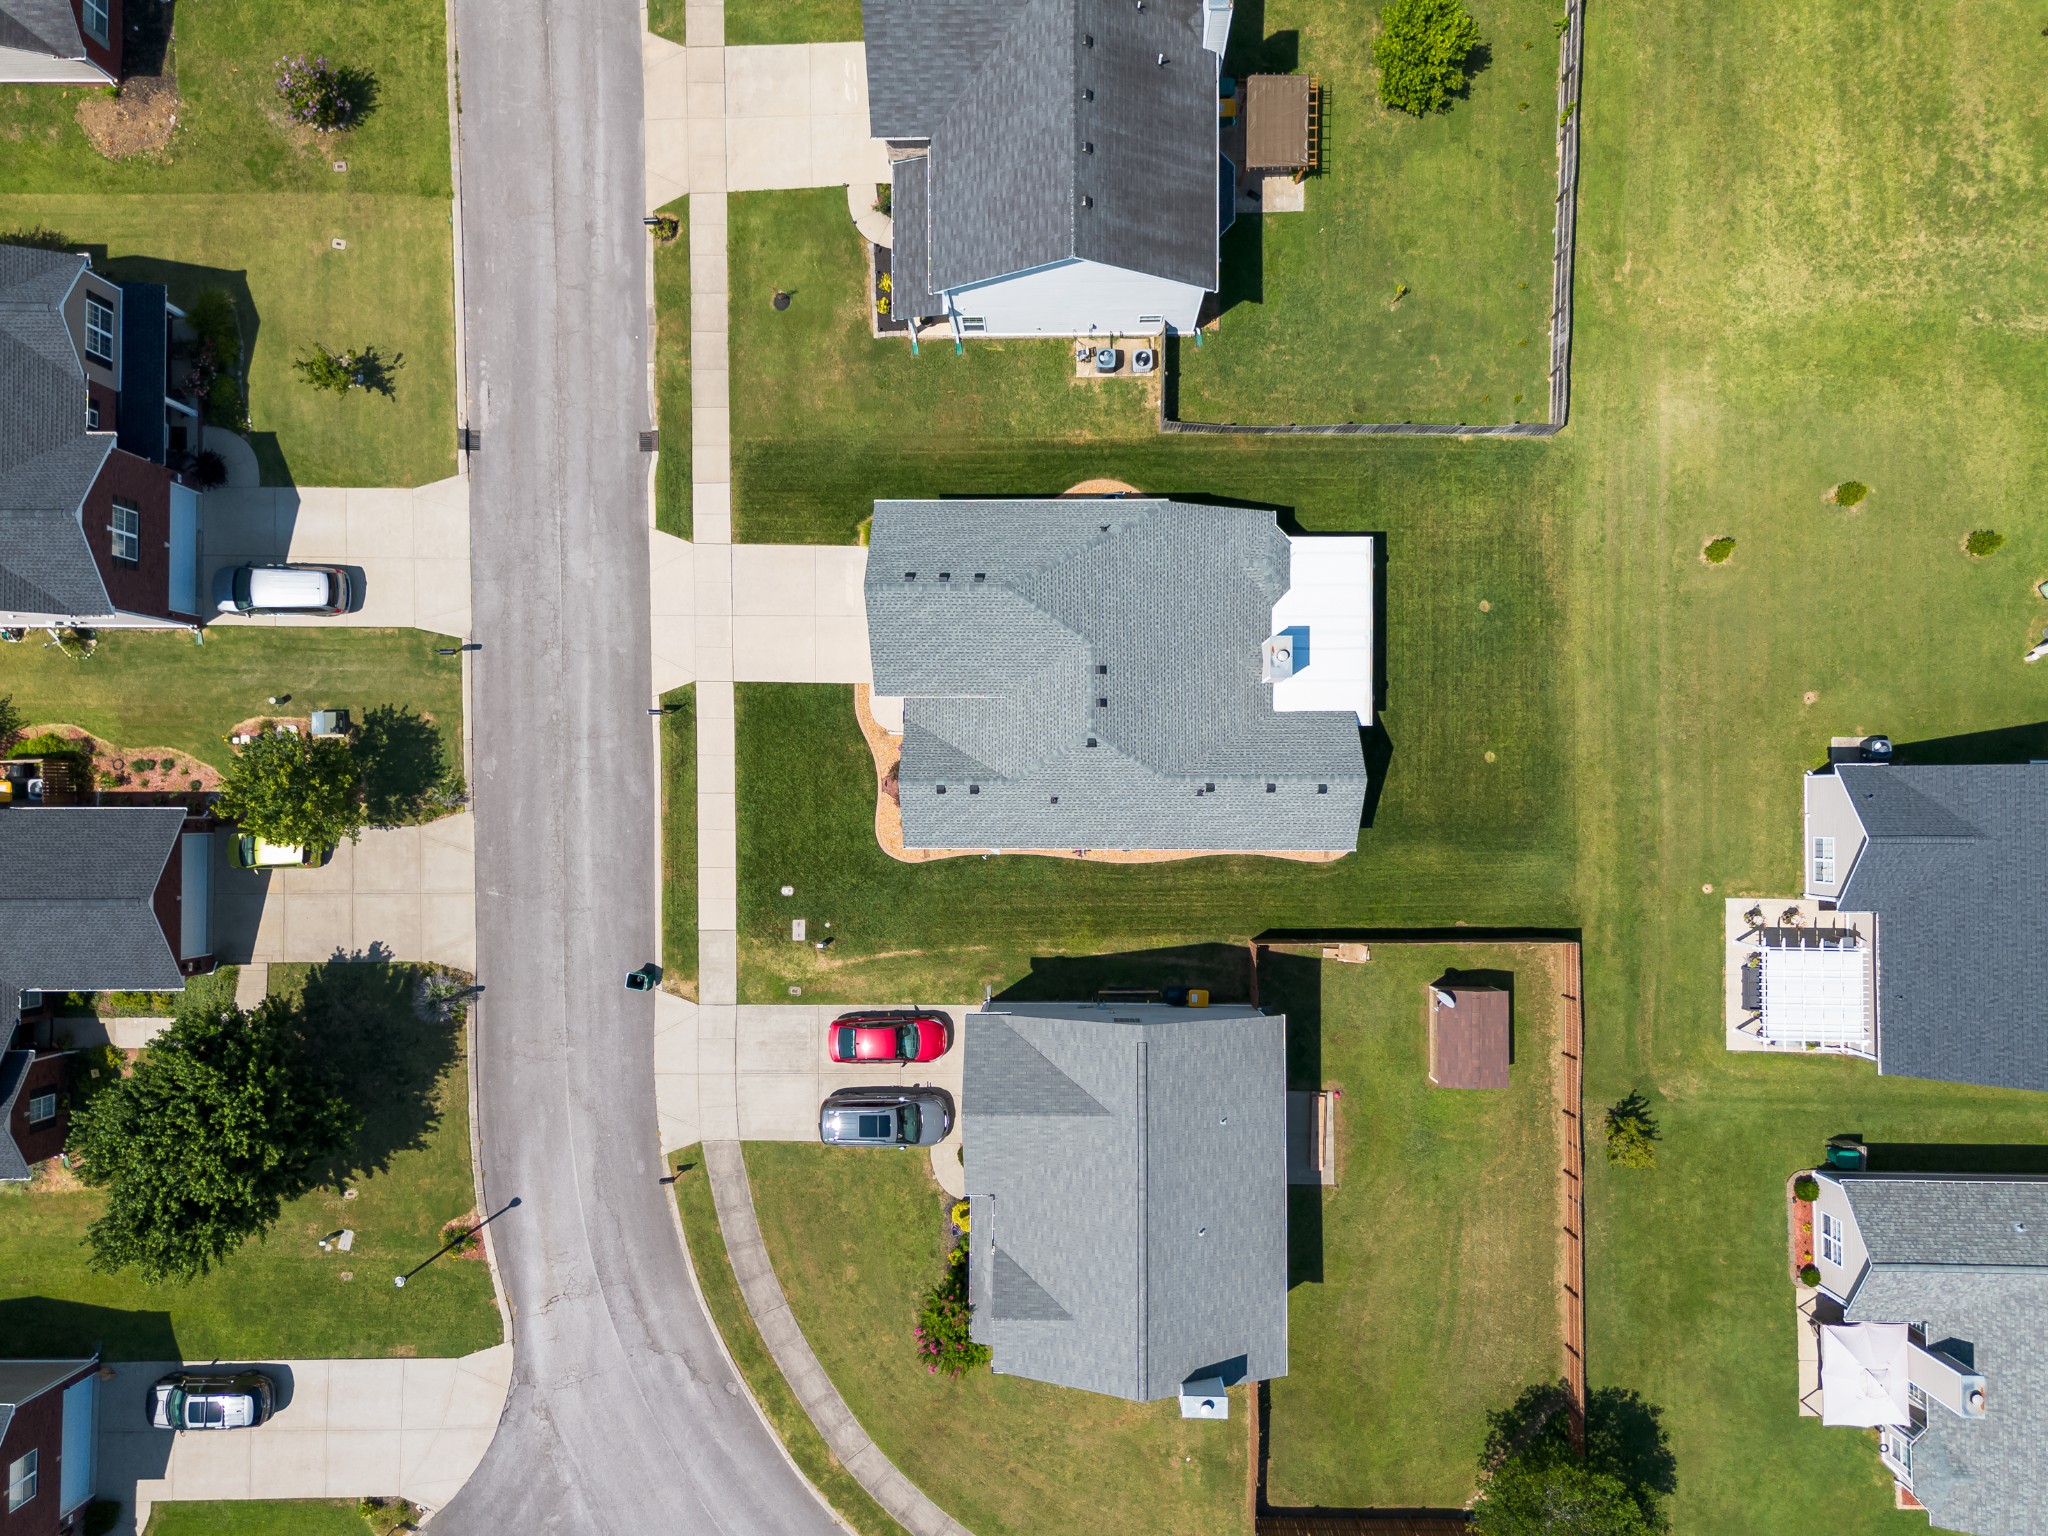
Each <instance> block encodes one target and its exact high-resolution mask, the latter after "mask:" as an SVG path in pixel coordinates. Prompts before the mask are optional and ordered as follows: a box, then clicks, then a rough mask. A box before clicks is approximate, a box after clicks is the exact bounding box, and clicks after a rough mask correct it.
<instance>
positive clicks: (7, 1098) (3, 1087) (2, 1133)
mask: <svg viewBox="0 0 2048 1536" xmlns="http://www.w3.org/2000/svg"><path fill="white" fill-rule="evenodd" d="M5 1022H6V1024H7V1025H8V1029H7V1033H8V1034H9V1035H12V1034H13V1033H14V1030H13V1022H14V1021H13V1019H12V1017H11V1016H10V1017H8V1018H7V1019H6V1020H5ZM35 1059H36V1053H35V1052H34V1051H7V1052H5V1053H4V1054H0V1184H19V1183H21V1182H22V1180H24V1179H26V1178H27V1177H28V1176H29V1167H28V1159H27V1158H26V1157H24V1156H23V1155H22V1151H21V1147H20V1145H19V1144H18V1143H17V1142H16V1141H15V1139H14V1106H15V1103H16V1101H17V1100H19V1099H20V1098H21V1085H22V1084H23V1083H24V1082H26V1081H27V1080H28V1069H29V1068H30V1067H32V1066H34V1065H35ZM4 1433H5V1432H4V1431H0V1435H4Z"/></svg>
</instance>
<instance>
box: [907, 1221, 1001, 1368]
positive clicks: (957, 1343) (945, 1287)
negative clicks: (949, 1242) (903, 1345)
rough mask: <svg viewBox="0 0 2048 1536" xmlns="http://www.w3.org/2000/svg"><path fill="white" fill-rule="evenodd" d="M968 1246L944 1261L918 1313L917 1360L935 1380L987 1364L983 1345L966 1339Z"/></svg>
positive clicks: (957, 1249)
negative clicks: (942, 1372)
mask: <svg viewBox="0 0 2048 1536" xmlns="http://www.w3.org/2000/svg"><path fill="white" fill-rule="evenodd" d="M968 1318H969V1312H968V1306H967V1245H966V1244H964V1243H963V1244H961V1245H960V1246H959V1247H958V1248H955V1249H954V1250H953V1251H952V1253H951V1254H949V1255H948V1256H947V1258H946V1272H945V1273H944V1274H943V1275H941V1276H940V1277H939V1279H938V1281H937V1282H936V1283H935V1284H934V1285H933V1286H932V1288H931V1289H930V1290H928V1291H926V1292H925V1293H924V1300H923V1302H922V1303H921V1304H920V1305H919V1306H918V1309H917V1335H916V1336H917V1357H918V1359H919V1360H921V1361H923V1362H924V1368H925V1370H926V1371H927V1372H929V1373H930V1374H932V1375H934V1376H936V1375H938V1374H939V1372H941V1371H944V1372H945V1373H946V1374H947V1375H948V1376H960V1375H964V1374H966V1373H967V1372H968V1371H970V1370H973V1369H974V1368H975V1367H976V1366H983V1365H987V1364H988V1359H989V1350H988V1346H987V1345H986V1344H977V1343H975V1342H974V1340H973V1339H972V1338H970V1337H969V1336H968V1331H967V1329H968Z"/></svg>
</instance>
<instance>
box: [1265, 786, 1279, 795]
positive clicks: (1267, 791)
mask: <svg viewBox="0 0 2048 1536" xmlns="http://www.w3.org/2000/svg"><path fill="white" fill-rule="evenodd" d="M1277 788H1279V786H1278V785H1277V784H1268V785H1267V786H1266V793H1267V794H1269V795H1270V794H1272V793H1273V791H1274V790H1275V789H1277Z"/></svg>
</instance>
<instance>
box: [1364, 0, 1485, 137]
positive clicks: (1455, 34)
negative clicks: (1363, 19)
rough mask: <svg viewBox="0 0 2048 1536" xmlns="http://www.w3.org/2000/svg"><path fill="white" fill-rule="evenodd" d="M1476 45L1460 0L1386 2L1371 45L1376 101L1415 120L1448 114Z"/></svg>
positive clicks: (1476, 38) (1474, 25)
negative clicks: (1377, 79) (1377, 74)
mask: <svg viewBox="0 0 2048 1536" xmlns="http://www.w3.org/2000/svg"><path fill="white" fill-rule="evenodd" d="M1478 46H1479V23H1477V22H1476V21H1474V20H1473V19H1472V17H1471V14H1470V13H1469V12H1468V11H1467V10H1466V9H1465V7H1464V4H1463V0H1388V3H1387V4H1386V6H1385V7H1384V8H1382V10H1381V11H1380V30H1379V36H1378V37H1376V38H1374V39H1373V43H1372V57H1373V62H1374V63H1375V64H1377V65H1378V66H1379V71H1380V100H1381V102H1383V103H1384V104H1385V105H1387V106H1389V107H1392V108H1393V109H1394V110H1395V111H1397V112H1410V113H1413V114H1414V115H1415V116H1417V117H1421V116H1423V115H1425V114H1426V113H1430V112H1447V111H1449V110H1450V105H1451V97H1452V95H1453V94H1455V93H1456V92H1458V91H1461V90H1463V89H1464V88H1465V80H1466V74H1465V64H1466V61H1467V60H1468V59H1469V58H1470V56H1471V54H1472V50H1473V49H1475V48H1477V47H1478Z"/></svg>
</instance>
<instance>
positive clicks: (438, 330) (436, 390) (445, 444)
mask: <svg viewBox="0 0 2048 1536" xmlns="http://www.w3.org/2000/svg"><path fill="white" fill-rule="evenodd" d="M4 185H5V183H4V182H0V187H4ZM38 225H40V226H42V227H44V228H47V229H53V230H56V231H58V232H59V233H61V234H62V235H64V236H65V237H66V238H67V239H68V240H71V241H74V242H78V243H81V244H84V245H86V246H88V247H89V248H90V249H91V251H92V254H93V257H94V259H95V261H101V260H104V261H105V262H106V266H107V269H108V270H109V271H110V272H111V273H112V274H113V275H114V276H116V277H120V278H130V279H136V278H139V279H145V280H149V281H154V282H161V283H164V284H166V285H168V287H169V288H170V292H171V300H172V302H173V303H180V302H186V303H189V302H190V300H191V298H192V296H193V295H194V294H196V293H198V292H200V291H201V290H203V289H207V288H225V289H227V290H228V291H229V292H230V293H232V294H234V296H235V300H236V303H237V306H238V307H239V310H240V314H241V321H242V333H243V344H244V346H245V347H246V348H247V351H248V357H249V425H250V431H251V441H252V442H253V443H254V444H255V447H256V452H257V457H258V458H259V459H260V460H261V461H262V465H263V479H264V483H265V484H268V485H293V484H296V485H424V484H426V483H427V482H429V481H433V480H439V479H442V478H444V477H445V476H448V475H451V474H453V473H454V472H455V341H454V320H453V315H454V302H455V300H454V275H453V267H452V265H451V256H450V248H449V226H448V200H447V198H446V197H445V196H437V197H408V196H395V195H372V196H332V195H330V196H314V195H311V194H296V193H271V194H268V195H263V196H219V195H215V196H208V195H203V194H192V195H176V196H139V195H137V196H130V195H125V194H107V193H103V194H100V195H97V196H63V195H59V196H10V195H4V193H0V230H4V229H23V228H30V227H34V226H38ZM336 239H342V240H346V241H347V242H348V248H347V249H346V250H340V251H337V250H335V249H334V248H333V245H332V242H333V241H334V240H336ZM316 342H318V343H322V344H324V345H326V346H329V347H332V348H333V349H334V350H336V351H341V350H344V349H346V348H349V347H364V346H374V347H376V348H377V349H378V350H379V351H380V352H381V353H382V354H383V356H384V358H385V359H386V361H387V363H391V362H395V361H396V360H398V359H401V358H402V359H403V363H402V366H399V367H397V370H396V372H395V373H394V375H393V380H392V386H393V394H392V395H391V396H390V397H388V398H387V397H385V396H382V395H373V394H369V393H366V392H363V391H351V392H350V393H349V394H348V395H346V396H340V397H337V396H335V395H331V394H323V393H321V392H319V391H316V390H314V389H313V388H312V387H310V386H309V385H308V384H306V382H305V381H304V380H303V379H301V378H300V377H299V376H298V374H297V373H295V372H294V371H293V369H292V363H293V361H294V360H295V359H297V358H299V357H301V356H304V355H306V354H308V353H310V352H311V351H312V348H313V345H314V343H316Z"/></svg>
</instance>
